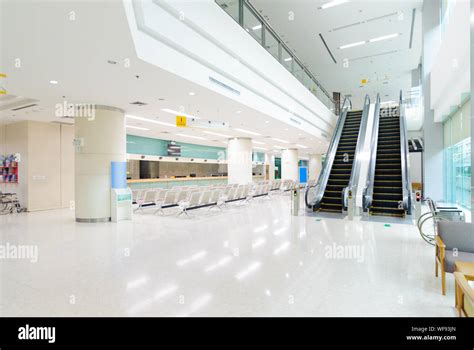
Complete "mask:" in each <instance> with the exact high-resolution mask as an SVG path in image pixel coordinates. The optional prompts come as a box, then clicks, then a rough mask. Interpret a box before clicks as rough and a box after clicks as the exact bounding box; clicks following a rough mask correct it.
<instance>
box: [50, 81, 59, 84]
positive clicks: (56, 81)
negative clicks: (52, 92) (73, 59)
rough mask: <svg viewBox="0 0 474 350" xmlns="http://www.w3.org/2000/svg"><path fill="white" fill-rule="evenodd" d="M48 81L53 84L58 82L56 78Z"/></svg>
mask: <svg viewBox="0 0 474 350" xmlns="http://www.w3.org/2000/svg"><path fill="white" fill-rule="evenodd" d="M49 83H50V84H53V85H57V84H59V82H58V81H57V80H50V81H49Z"/></svg>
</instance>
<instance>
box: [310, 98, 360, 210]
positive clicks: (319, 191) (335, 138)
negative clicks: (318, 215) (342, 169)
mask: <svg viewBox="0 0 474 350" xmlns="http://www.w3.org/2000/svg"><path fill="white" fill-rule="evenodd" d="M347 102H349V105H348V106H346V103H347ZM350 109H352V102H351V100H350V99H349V98H348V97H345V98H344V102H343V104H342V108H341V114H340V116H339V119H338V121H337V124H336V127H335V129H334V133H333V135H332V138H331V143H330V144H329V148H328V152H327V154H326V160H325V161H324V164H323V169H322V171H321V173H320V174H319V177H318V181H317V183H316V184H315V185H314V186H311V187H308V188H307V189H306V193H305V202H306V206H307V207H308V208H312V207H313V206H314V205H316V204H318V203H319V202H320V201H321V200H322V198H323V196H324V191H325V190H326V185H327V182H328V180H329V174H330V173H331V169H332V165H333V163H334V158H335V157H336V152H337V148H338V146H339V140H340V138H341V135H342V129H343V128H344V123H345V120H346V115H347V112H348V111H349V110H350ZM312 187H316V196H315V200H314V201H313V203H309V202H308V193H309V191H310V190H311V188H312Z"/></svg>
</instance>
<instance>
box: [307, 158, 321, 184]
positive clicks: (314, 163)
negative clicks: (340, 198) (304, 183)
mask: <svg viewBox="0 0 474 350" xmlns="http://www.w3.org/2000/svg"><path fill="white" fill-rule="evenodd" d="M321 168H322V156H321V154H310V155H309V161H308V172H309V175H308V178H309V180H317V179H318V177H319V173H320V172H321Z"/></svg>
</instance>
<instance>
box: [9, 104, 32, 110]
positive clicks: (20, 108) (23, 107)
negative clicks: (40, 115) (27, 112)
mask: <svg viewBox="0 0 474 350" xmlns="http://www.w3.org/2000/svg"><path fill="white" fill-rule="evenodd" d="M34 106H37V104H36V103H32V104H30V105H26V106H22V107H17V108H12V111H21V110H22V109H27V108H31V107H34Z"/></svg>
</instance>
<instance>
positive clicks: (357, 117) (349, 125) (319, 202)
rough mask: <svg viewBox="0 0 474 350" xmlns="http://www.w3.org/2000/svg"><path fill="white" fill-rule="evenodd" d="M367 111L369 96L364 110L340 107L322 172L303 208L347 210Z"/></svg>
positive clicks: (330, 211) (356, 172)
mask: <svg viewBox="0 0 474 350" xmlns="http://www.w3.org/2000/svg"><path fill="white" fill-rule="evenodd" d="M344 104H345V103H344ZM344 104H343V106H344ZM369 108H370V98H369V97H368V96H366V99H365V102H364V109H363V110H359V111H350V110H349V109H350V108H343V111H342V112H341V116H340V118H339V121H338V124H337V126H336V130H335V131H334V135H333V139H332V140H331V144H330V146H329V150H328V153H327V158H326V162H325V163H324V167H323V171H322V172H321V174H320V176H319V179H318V182H317V183H316V185H315V186H313V187H310V188H307V190H306V196H305V199H306V205H307V207H308V208H310V209H312V210H313V211H320V212H329V213H344V212H345V210H346V209H347V199H348V196H352V193H355V186H356V185H357V182H358V174H359V168H360V165H359V164H360V157H359V156H358V154H359V152H360V149H361V147H362V146H363V143H364V139H365V130H366V127H367V119H368V114H369Z"/></svg>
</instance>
